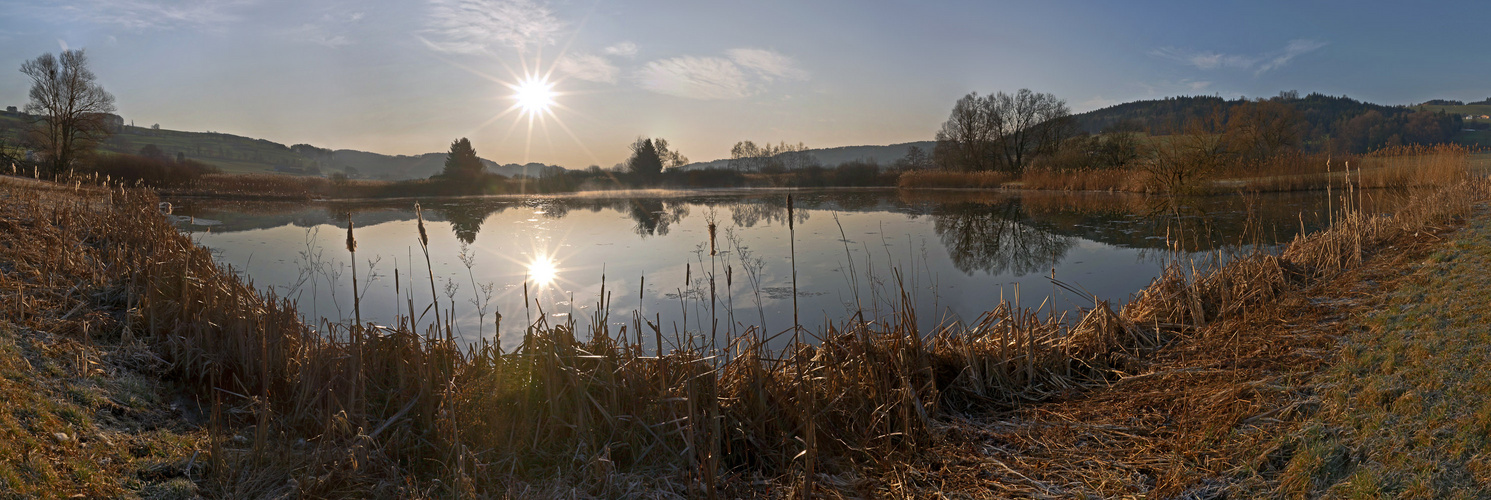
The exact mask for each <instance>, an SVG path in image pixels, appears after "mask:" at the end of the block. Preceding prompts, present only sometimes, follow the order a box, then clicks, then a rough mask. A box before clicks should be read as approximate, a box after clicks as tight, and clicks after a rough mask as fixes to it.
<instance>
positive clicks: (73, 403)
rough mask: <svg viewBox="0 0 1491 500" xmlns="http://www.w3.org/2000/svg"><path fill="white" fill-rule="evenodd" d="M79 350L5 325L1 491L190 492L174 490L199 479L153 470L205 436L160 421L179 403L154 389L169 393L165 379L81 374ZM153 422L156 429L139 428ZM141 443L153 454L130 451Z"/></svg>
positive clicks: (0, 374)
mask: <svg viewBox="0 0 1491 500" xmlns="http://www.w3.org/2000/svg"><path fill="white" fill-rule="evenodd" d="M81 348H83V347H82V346H81V345H80V344H79V343H77V342H75V341H73V340H71V339H67V338H65V337H60V336H56V335H51V334H46V333H42V332H35V331H25V330H21V329H19V328H16V327H15V326H14V325H11V324H9V323H5V322H0V498H53V497H67V496H69V495H74V494H82V495H85V496H87V497H89V498H102V497H108V498H113V497H120V496H124V497H131V496H133V495H140V496H143V497H146V498H189V497H190V495H187V496H181V495H173V494H169V493H170V492H178V493H179V492H180V491H195V489H194V485H193V486H192V487H190V488H186V487H184V486H183V485H180V484H174V483H175V482H177V481H179V480H180V478H177V479H175V480H173V479H171V478H156V477H150V476H149V474H146V473H145V471H147V469H149V468H150V467H154V466H158V465H159V464H160V463H162V461H164V462H165V463H168V464H172V465H173V466H176V470H179V469H180V466H179V465H180V464H181V463H184V462H185V460H186V459H187V457H189V456H191V454H192V453H193V450H194V449H201V447H200V446H199V445H197V444H196V443H197V442H198V441H199V440H200V436H197V435H194V433H192V432H183V431H184V429H179V428H178V429H177V430H172V429H170V428H169V427H179V424H175V423H170V422H167V421H164V420H162V418H163V417H166V416H167V415H170V412H171V411H172V410H169V409H168V408H165V407H164V405H162V404H161V401H160V399H159V397H158V396H156V394H159V393H161V392H163V391H165V388H164V387H163V386H162V385H161V384H160V383H159V382H158V381H155V382H152V381H150V380H147V379H146V378H144V377H142V376H140V375H138V374H134V373H132V372H131V371H129V370H127V369H117V368H115V369H111V370H110V371H112V372H113V374H112V375H110V374H99V373H96V372H95V373H94V374H91V375H87V376H84V375H82V374H80V373H79V372H80V370H79V368H78V363H79V361H78V359H79V358H78V355H77V353H78V352H79V349H81ZM90 359H92V360H94V361H95V362H98V361H103V359H102V358H101V357H100V356H98V354H97V353H94V354H92V355H90ZM92 366H98V365H97V364H94V365H92ZM116 402H117V403H116ZM130 402H135V403H137V404H131V403H130ZM145 427H155V428H157V429H156V430H153V431H145V432H138V431H137V429H140V428H145ZM197 434H199V433H197ZM59 435H65V436H66V438H65V439H60V438H59ZM138 448H144V449H148V450H150V452H149V453H146V454H143V455H141V456H136V455H135V454H133V453H131V451H130V450H132V449H138ZM187 484H188V485H190V482H189V481H188V482H187ZM142 489H143V491H140V490H142ZM157 490H158V491H157Z"/></svg>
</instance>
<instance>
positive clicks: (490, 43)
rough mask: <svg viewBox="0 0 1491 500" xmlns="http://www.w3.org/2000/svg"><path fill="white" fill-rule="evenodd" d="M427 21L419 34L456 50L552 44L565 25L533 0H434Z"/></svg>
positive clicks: (445, 48) (436, 44) (438, 46)
mask: <svg viewBox="0 0 1491 500" xmlns="http://www.w3.org/2000/svg"><path fill="white" fill-rule="evenodd" d="M428 24H429V29H427V30H425V31H424V32H422V33H420V35H421V36H420V38H421V39H422V40H424V42H425V43H426V44H427V45H429V46H430V47H431V48H433V49H435V50H439V51H442V52H457V53H479V52H486V51H488V50H491V49H492V48H494V47H500V46H507V47H515V48H518V49H523V48H526V47H534V46H543V45H549V44H553V43H554V40H555V37H556V36H557V34H558V33H559V31H560V30H561V29H563V28H564V23H563V22H561V21H560V20H559V19H557V18H555V17H554V14H553V12H552V11H550V10H549V8H548V6H546V5H544V4H541V3H536V2H533V1H531V0H431V1H430V14H429V23H428ZM425 35H428V36H425Z"/></svg>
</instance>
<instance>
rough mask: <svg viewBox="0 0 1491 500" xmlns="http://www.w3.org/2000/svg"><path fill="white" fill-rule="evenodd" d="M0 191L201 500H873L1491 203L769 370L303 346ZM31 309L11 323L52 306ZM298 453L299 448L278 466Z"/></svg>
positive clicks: (140, 201)
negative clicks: (197, 465)
mask: <svg viewBox="0 0 1491 500" xmlns="http://www.w3.org/2000/svg"><path fill="white" fill-rule="evenodd" d="M0 189H3V190H4V193H5V195H6V201H7V202H6V204H4V205H3V206H0V210H4V211H5V212H7V213H6V217H5V218H3V219H0V220H3V221H5V222H4V227H3V229H4V230H5V231H6V232H8V233H10V235H11V237H12V239H13V240H15V241H40V242H45V243H46V244H45V245H43V246H42V247H41V248H44V249H47V250H46V251H42V250H36V251H31V252H29V253H22V254H20V255H21V257H20V258H19V259H18V261H17V263H16V264H15V266H16V268H17V269H30V270H33V271H31V273H30V274H29V275H27V276H29V277H27V278H24V279H26V280H31V281H37V280H43V279H45V280H57V279H64V280H69V281H70V282H71V283H76V285H75V286H77V287H81V288H84V289H88V290H95V292H91V293H93V294H94V296H95V297H104V298H103V299H98V300H100V301H101V302H102V303H103V304H106V305H108V306H109V307H112V308H114V309H115V310H117V311H118V317H119V319H118V320H117V324H115V325H114V327H115V328H117V332H118V335H119V336H120V337H121V338H128V339H136V340H138V341H141V342H143V343H145V344H146V345H149V346H150V347H151V348H152V350H153V351H154V352H155V353H157V355H158V356H159V357H160V358H161V359H163V360H164V361H165V362H166V363H168V365H169V367H170V368H169V373H171V374H172V375H173V376H174V377H176V378H178V379H180V380H183V381H186V382H188V383H189V384H190V385H191V386H192V387H195V388H196V390H197V391H198V393H199V394H200V396H201V397H202V398H203V399H204V400H207V401H214V402H215V404H214V405H213V408H214V409H213V415H215V417H214V420H213V421H214V423H213V424H212V429H213V431H212V435H213V437H212V447H211V450H210V452H209V453H208V456H209V463H210V464H211V471H210V474H209V476H208V477H210V478H212V479H211V481H214V484H215V486H214V488H216V490H214V491H216V492H217V493H219V494H221V495H252V496H262V495H265V494H269V493H271V492H278V491H280V490H282V489H285V488H289V486H286V485H287V484H290V485H292V486H293V488H292V489H293V490H295V492H297V493H299V494H303V495H309V496H316V497H322V496H347V495H350V496H367V495H375V496H442V497H444V496H512V495H522V494H525V493H523V492H525V491H526V492H528V493H526V494H541V493H535V491H539V492H541V491H550V492H551V493H552V492H553V491H556V490H544V489H543V488H554V487H558V486H554V485H567V487H568V488H572V489H571V490H568V491H570V492H571V494H575V493H576V492H578V493H580V494H584V495H595V496H622V495H636V494H641V493H642V492H644V491H652V492H671V493H673V494H682V495H693V496H709V497H713V496H716V495H723V496H758V495H764V496H785V495H789V494H799V495H800V494H805V493H807V492H809V491H813V490H814V488H815V486H816V488H817V490H818V492H819V493H822V494H831V495H847V496H855V495H864V494H871V495H874V494H885V493H886V492H888V491H889V490H888V489H887V488H888V486H887V485H886V483H884V482H882V483H874V482H873V481H872V482H869V483H866V482H865V480H864V478H866V477H883V476H879V475H878V474H876V473H871V472H870V471H884V470H891V469H894V468H895V467H896V462H897V461H900V460H911V459H914V457H916V456H917V453H918V450H924V449H927V448H928V447H929V446H931V445H934V444H936V443H939V442H942V440H944V439H946V434H947V432H948V430H947V428H948V426H947V423H946V422H947V419H948V418H956V417H957V416H959V415H969V414H978V413H981V412H987V411H990V410H995V409H1012V408H1019V407H1022V406H1024V405H1026V404H1027V403H1030V402H1037V401H1048V400H1053V399H1059V398H1061V397H1063V396H1064V395H1068V394H1072V393H1073V392H1074V391H1082V390H1085V389H1088V388H1093V387H1101V386H1105V385H1107V384H1109V383H1111V382H1113V381H1115V380H1120V379H1122V378H1123V377H1125V376H1132V375H1135V374H1137V373H1139V371H1141V370H1142V369H1143V367H1144V366H1145V364H1144V362H1143V359H1144V358H1145V357H1146V356H1148V355H1149V354H1151V353H1153V352H1155V351H1156V350H1157V349H1160V348H1162V347H1163V346H1165V345H1167V344H1169V343H1170V342H1172V341H1173V340H1174V339H1176V338H1181V337H1184V336H1187V335H1193V334H1195V332H1197V331H1198V329H1201V328H1204V327H1205V326H1206V325H1207V324H1209V323H1213V322H1216V321H1219V320H1226V319H1228V318H1230V317H1234V316H1238V315H1242V314H1246V312H1247V311H1248V310H1249V309H1250V308H1254V307H1260V306H1261V305H1263V304H1268V303H1270V302H1271V301H1274V300H1276V299H1277V298H1278V297H1280V296H1281V295H1283V294H1287V293H1289V291H1290V290H1297V289H1299V287H1301V286H1304V285H1305V284H1307V283H1309V282H1311V281H1312V280H1319V279H1321V277H1322V276H1327V275H1329V273H1331V272H1333V270H1338V269H1343V268H1349V267H1350V266H1352V265H1356V264H1357V263H1360V262H1361V261H1362V259H1363V256H1364V255H1369V254H1370V253H1371V252H1374V251H1378V250H1379V249H1378V246H1379V245H1381V244H1382V243H1383V242H1386V241H1391V240H1392V239H1393V238H1394V237H1397V236H1401V235H1402V234H1405V233H1406V232H1409V231H1414V230H1416V229H1418V228H1424V227H1434V226H1436V225H1444V224H1448V223H1449V221H1450V220H1451V219H1453V218H1454V217H1458V216H1461V215H1463V214H1465V213H1468V211H1469V204H1470V203H1472V201H1473V200H1477V199H1482V198H1483V197H1484V193H1485V191H1486V189H1487V188H1486V185H1485V184H1484V182H1479V181H1477V182H1467V183H1461V184H1458V185H1456V186H1455V187H1452V188H1448V189H1445V190H1441V191H1439V192H1438V193H1437V194H1436V195H1434V196H1433V197H1430V198H1425V199H1424V200H1422V201H1421V202H1417V203H1416V204H1413V205H1411V206H1410V207H1409V208H1408V209H1406V210H1404V211H1403V212H1400V213H1399V214H1398V215H1394V216H1369V215H1363V214H1362V213H1361V212H1360V211H1353V210H1350V207H1351V205H1350V203H1349V202H1346V203H1343V204H1344V206H1343V210H1342V212H1341V213H1342V214H1343V215H1342V216H1341V217H1340V218H1339V219H1338V223H1337V224H1336V225H1333V226H1332V227H1331V229H1329V230H1326V231H1324V232H1322V233H1319V234H1318V235H1315V236H1308V237H1302V238H1299V239H1297V240H1296V241H1294V242H1293V243H1291V244H1290V245H1289V247H1288V249H1287V250H1285V252H1284V253H1283V254H1282V255H1280V256H1270V255H1263V254H1258V255H1254V256H1250V257H1245V258H1237V259H1232V260H1231V261H1230V262H1229V263H1228V264H1227V265H1226V266H1222V267H1220V268H1217V269H1214V270H1210V271H1207V270H1204V269H1203V270H1197V269H1195V268H1189V267H1181V266H1180V265H1179V264H1177V265H1175V266H1172V267H1171V269H1170V271H1168V272H1167V273H1166V274H1165V276H1163V277H1162V278H1160V279H1159V280H1157V281H1156V282H1155V284H1154V285H1153V286H1151V287H1150V288H1148V289H1146V290H1145V291H1144V292H1143V293H1142V294H1141V295H1140V296H1139V297H1138V298H1137V299H1136V300H1134V301H1133V302H1131V303H1130V304H1129V305H1128V306H1126V307H1124V308H1123V309H1122V310H1121V311H1114V310H1113V309H1112V308H1111V307H1110V306H1109V305H1108V304H1107V303H1105V302H1102V301H1100V300H1097V299H1096V298H1094V305H1093V308H1092V309H1091V310H1090V311H1088V312H1086V313H1085V314H1084V315H1083V316H1082V317H1081V318H1079V319H1077V320H1075V321H1066V320H1064V319H1063V318H1057V317H1050V316H1046V317H1042V316H1040V315H1039V314H1038V313H1036V312H1034V311H1033V310H1031V309H1028V308H1024V307H1022V306H1021V305H1020V304H1019V301H1018V299H1015V300H1014V301H1013V302H1005V301H1003V300H999V301H993V300H991V305H990V311H989V312H988V313H985V314H984V315H982V316H981V317H980V318H978V320H976V321H974V322H971V323H969V324H965V325H944V326H942V327H939V328H937V329H936V330H935V331H932V332H926V331H919V330H918V328H917V326H916V325H917V321H916V312H915V310H914V308H912V307H911V306H910V304H911V303H913V301H912V300H911V299H910V297H908V296H907V295H906V294H905V292H901V295H900V299H901V300H900V304H901V306H900V307H899V308H897V310H896V311H895V312H894V313H893V314H891V315H889V316H887V317H886V318H884V319H875V320H867V319H865V318H864V317H863V316H862V315H861V316H856V317H855V318H852V319H850V320H846V321H843V322H840V323H830V324H825V325H823V326H821V327H820V328H817V329H816V332H817V333H816V335H814V336H815V337H817V338H816V339H815V341H814V342H797V343H794V344H793V345H792V347H791V348H789V349H787V350H786V351H784V352H779V353H774V352H770V351H768V350H767V349H765V347H764V346H765V344H766V340H767V339H769V338H772V337H776V336H778V335H782V334H785V333H787V332H765V331H761V330H759V329H757V328H749V329H746V330H745V331H744V332H742V333H741V334H739V335H738V336H735V337H733V338H732V339H731V340H730V341H729V342H728V343H727V345H724V346H720V347H718V348H708V347H692V346H693V344H691V343H688V342H679V344H680V346H679V347H677V348H675V349H672V350H671V351H669V352H649V351H648V350H646V349H644V348H643V345H642V339H643V337H644V336H645V337H647V338H649V339H651V338H655V339H657V340H658V342H656V343H655V344H656V345H661V344H662V342H661V340H662V338H663V334H664V333H663V326H662V325H659V324H657V323H655V322H652V321H649V320H648V319H646V318H644V317H642V316H641V315H640V314H638V315H635V316H634V317H633V318H632V322H631V324H630V325H629V327H626V328H620V329H619V330H617V331H612V330H611V326H610V325H611V324H612V321H610V320H609V318H605V317H598V318H595V320H596V321H594V322H593V324H594V325H596V326H593V327H591V328H588V329H585V330H581V329H580V328H579V327H578V325H577V323H576V322H575V321H574V320H573V319H570V320H569V321H568V322H566V323H563V324H549V323H547V320H545V319H542V318H544V317H545V315H542V314H540V315H539V317H540V318H541V319H540V320H538V321H537V322H535V323H533V324H530V325H528V327H527V334H526V335H525V338H524V342H523V344H522V346H521V347H520V348H518V349H516V350H515V351H513V352H504V351H503V350H502V349H500V348H499V347H498V346H495V345H490V344H478V345H475V346H467V345H461V344H458V343H456V342H455V340H454V335H452V333H451V326H450V324H449V322H448V321H441V320H436V321H435V322H433V323H429V324H424V323H420V322H419V318H421V317H422V315H417V314H416V313H415V311H416V309H419V308H422V307H416V306H431V307H432V308H434V309H435V310H440V307H441V306H440V305H438V304H418V303H416V302H415V301H416V300H417V299H414V298H413V294H410V298H408V299H407V300H408V302H409V303H408V306H409V310H410V314H409V316H407V317H405V318H403V320H401V321H400V323H399V324H396V325H383V326H378V325H358V324H348V325H325V326H324V327H323V328H321V329H316V328H312V327H310V326H308V325H306V324H305V323H304V322H303V321H302V320H301V317H300V314H299V313H298V312H297V311H296V310H295V308H294V306H293V305H292V303H291V302H290V301H289V300H285V299H283V298H279V297H276V296H274V295H273V294H272V293H270V292H260V291H259V290H258V289H257V288H256V287H254V286H253V284H252V283H251V282H248V281H246V280H244V279H242V278H240V277H239V276H238V275H237V274H236V273H235V272H234V271H233V270H232V269H223V268H220V267H218V266H217V265H216V264H215V263H214V262H213V260H212V258H211V255H210V254H209V253H208V251H207V250H205V249H204V248H201V247H198V246H195V245H194V244H192V242H191V241H190V239H189V238H188V237H187V236H185V235H182V234H180V233H179V232H177V231H176V229H175V228H174V227H172V226H171V225H170V224H169V223H167V222H166V221H165V220H164V218H163V217H161V216H159V214H158V213H157V212H156V203H157V202H158V200H157V198H156V197H155V195H154V194H153V193H152V192H150V191H148V190H135V189H124V188H110V189H109V190H108V191H106V192H105V193H100V194H98V195H94V196H92V197H88V198H81V197H79V198H77V199H75V200H72V201H66V202H57V201H55V200H49V199H43V198H41V197H39V195H36V194H34V193H31V192H29V191H27V190H23V189H15V188H9V187H6V188H0ZM17 221H20V222H17ZM354 238H355V235H351V236H349V250H352V249H353V248H355V247H354V244H353V242H352V241H351V240H353V239H354ZM897 278H898V277H897ZM8 279H9V278H8ZM431 279H433V277H432V278H431ZM897 281H898V280H897ZM901 289H902V290H904V289H905V288H904V287H901ZM605 297H607V295H606V294H605V293H604V292H602V299H601V300H602V301H604V300H605ZM39 300H42V299H38V298H32V299H31V302H26V303H24V304H25V305H24V306H23V307H22V308H21V310H20V311H18V313H21V314H24V312H23V311H35V310H38V309H39V310H50V311H56V310H60V309H63V308H67V307H71V306H70V305H69V303H68V302H69V301H70V300H73V299H72V298H71V295H70V294H69V295H68V296H65V297H50V298H49V299H47V300H51V301H52V302H38V301H39ZM600 305H601V306H602V307H598V308H597V310H599V311H605V310H608V309H609V308H608V307H604V302H602V304H600ZM534 306H535V307H538V308H540V309H541V307H542V304H534ZM452 307H454V306H453V305H452ZM445 317H447V318H449V317H450V315H449V314H447V315H446V316H445ZM46 326H47V325H45V324H42V325H41V327H46ZM790 332H791V333H792V335H807V330H806V329H805V328H801V327H800V326H794V327H793V328H792V329H791V330H790ZM232 429H250V430H249V431H245V432H250V433H252V434H253V438H252V440H251V443H250V444H249V445H244V444H242V443H234V442H233V441H231V440H229V439H227V434H230V433H231V432H232ZM297 437H304V438H305V439H308V440H309V444H308V446H310V447H311V449H312V451H310V452H297V453H295V454H294V455H293V458H292V457H285V456H284V451H283V450H285V449H286V448H285V447H288V446H290V443H293V442H294V439H296V438H297ZM276 450H279V451H276ZM275 457H278V458H275ZM287 461H289V462H291V463H286V462H287ZM809 471H811V472H809ZM291 480H293V481H291ZM530 487H531V488H537V489H536V490H528V489H524V488H530Z"/></svg>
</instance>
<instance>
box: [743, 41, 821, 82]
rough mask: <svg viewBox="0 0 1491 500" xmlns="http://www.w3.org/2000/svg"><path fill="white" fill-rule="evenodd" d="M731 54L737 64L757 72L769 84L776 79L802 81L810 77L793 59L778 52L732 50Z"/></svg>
mask: <svg viewBox="0 0 1491 500" xmlns="http://www.w3.org/2000/svg"><path fill="white" fill-rule="evenodd" d="M729 54H730V59H731V60H733V61H735V64H739V65H740V66H741V67H744V68H748V69H751V70H753V71H755V72H756V73H757V74H758V75H760V76H761V78H762V79H765V80H766V81H768V82H769V81H771V80H773V79H776V78H786V79H789V80H802V79H805V78H807V77H808V73H807V72H806V71H803V70H801V69H798V67H797V63H796V62H794V61H793V60H792V58H790V57H787V56H784V55H782V54H779V53H777V52H773V51H770V50H764V49H732V50H730V51H729Z"/></svg>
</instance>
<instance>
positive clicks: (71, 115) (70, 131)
mask: <svg viewBox="0 0 1491 500" xmlns="http://www.w3.org/2000/svg"><path fill="white" fill-rule="evenodd" d="M21 73H25V74H26V76H28V77H31V93H30V97H31V101H30V102H28V103H26V112H27V113H30V114H31V115H32V116H33V117H34V118H33V120H34V127H33V129H32V131H31V134H30V137H29V141H30V142H31V143H32V144H33V145H34V146H35V147H36V148H37V149H38V150H40V151H41V152H42V155H43V157H44V159H45V161H46V164H47V166H48V168H47V169H48V171H49V173H50V174H51V175H54V176H55V175H57V174H60V173H63V172H65V171H67V170H69V169H71V168H72V166H73V162H74V160H76V159H77V158H78V157H79V156H80V155H82V154H83V153H86V152H87V151H90V150H91V149H92V148H93V146H94V145H96V144H97V143H98V142H99V141H101V140H103V139H104V138H105V137H107V136H108V134H109V127H108V120H109V118H110V116H111V114H112V113H113V112H114V96H113V95H110V94H109V93H108V92H106V91H104V89H103V87H101V86H99V85H98V83H97V81H96V80H97V77H96V76H94V74H93V71H91V70H89V69H88V58H87V56H85V55H84V54H83V50H82V49H78V50H64V51H62V55H61V56H53V55H52V54H50V53H48V54H42V55H41V56H39V57H37V58H36V59H32V60H30V61H26V62H25V63H23V64H21Z"/></svg>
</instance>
